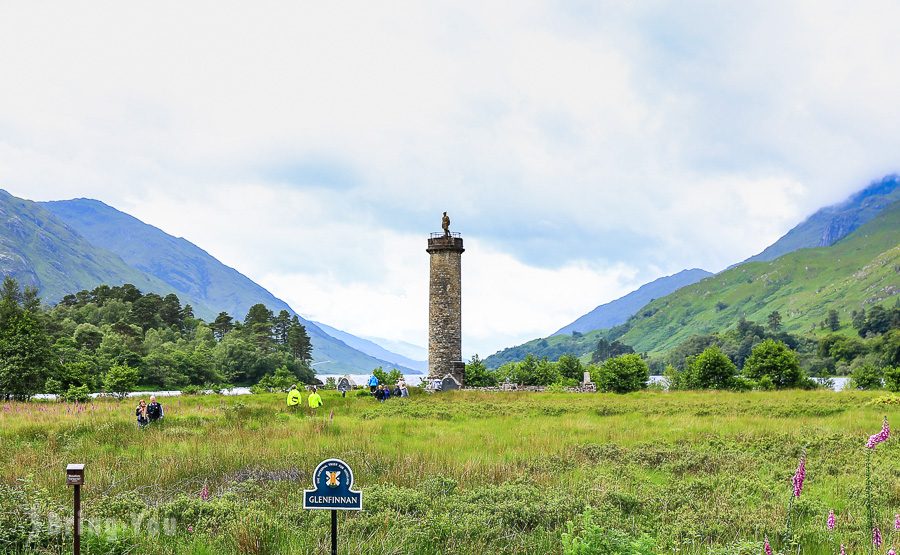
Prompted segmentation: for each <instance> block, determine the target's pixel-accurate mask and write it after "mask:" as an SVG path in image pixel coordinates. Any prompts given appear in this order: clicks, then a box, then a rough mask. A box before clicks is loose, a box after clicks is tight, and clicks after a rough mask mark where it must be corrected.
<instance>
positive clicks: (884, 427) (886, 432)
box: [866, 416, 891, 449]
mask: <svg viewBox="0 0 900 555" xmlns="http://www.w3.org/2000/svg"><path fill="white" fill-rule="evenodd" d="M890 435H891V428H890V426H888V421H887V416H885V417H884V422H882V424H881V431H880V432H878V433H877V434H875V435H873V436H869V441H867V442H866V447H868V448H869V449H875V446H876V445H878V444H879V443H882V442H884V441H887V438H889V437H890Z"/></svg>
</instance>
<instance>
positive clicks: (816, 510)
mask: <svg viewBox="0 0 900 555" xmlns="http://www.w3.org/2000/svg"><path fill="white" fill-rule="evenodd" d="M304 398H305V396H304ZM324 400H325V407H324V410H320V411H319V412H318V413H317V414H315V415H310V414H308V411H290V410H288V408H287V407H286V406H284V398H283V396H282V395H280V394H263V395H253V396H243V397H222V396H192V397H180V398H169V399H163V400H162V401H163V402H164V403H165V407H166V414H167V416H166V419H165V421H164V422H162V423H160V424H158V425H153V426H151V427H149V428H148V429H144V430H140V429H137V427H136V425H135V423H134V418H133V412H134V408H133V404H132V401H116V400H112V399H108V400H97V401H95V402H93V403H90V404H87V405H77V406H73V405H65V404H55V403H34V402H32V403H27V404H26V403H6V404H0V444H2V449H0V552H5V553H41V554H43V553H47V554H58V553H67V552H71V550H70V548H69V547H68V546H67V543H66V542H67V541H68V540H66V539H65V538H60V537H59V535H58V533H59V529H60V527H61V525H62V524H63V523H64V522H65V518H70V517H71V509H70V503H71V491H70V490H67V489H66V487H65V486H64V484H63V482H64V469H65V466H66V464H67V463H72V462H83V463H85V464H86V465H87V471H86V476H87V478H86V486H85V487H84V490H83V499H84V503H85V510H84V512H85V518H86V520H87V523H86V525H85V538H84V544H83V545H84V547H85V550H84V552H85V553H106V554H126V553H141V554H160V555H163V554H166V555H168V554H172V553H176V554H196V555H200V554H210V555H211V554H237V553H241V554H243V553H250V554H275V553H286V554H301V553H302V554H307V553H327V552H328V545H329V543H328V542H329V537H328V518H329V514H328V512H327V511H304V510H303V509H302V494H303V489H304V488H307V487H310V484H311V472H312V470H313V468H314V467H315V466H316V464H317V463H318V462H319V461H321V460H323V459H325V458H329V457H339V458H342V459H343V460H345V461H347V462H348V463H349V464H350V465H351V466H352V467H353V469H354V472H355V475H356V484H355V485H356V487H358V488H361V489H362V491H363V505H364V511H362V512H360V513H355V514H351V513H344V514H341V516H340V529H341V536H340V539H341V545H340V552H341V553H347V554H351V553H352V554H384V553H393V554H401V553H403V554H405V553H423V554H444V553H450V554H487V553H491V554H496V553H528V554H542V555H543V554H555V553H560V554H561V553H572V554H575V553H580V554H587V553H617V552H618V553H686V554H693V553H698V554H699V553H716V554H723V555H724V554H735V555H737V554H744V553H747V554H749V553H762V552H763V540H764V538H766V537H768V538H769V540H770V541H771V543H772V545H773V548H774V549H775V551H776V552H779V551H781V552H790V553H797V552H800V553H813V554H818V553H823V554H824V553H837V551H838V546H839V544H845V545H846V546H847V553H869V546H870V545H871V530H869V529H868V528H867V526H868V524H867V509H866V503H865V499H866V492H865V484H866V466H865V454H866V453H865V452H866V449H865V447H864V445H865V442H866V439H867V438H868V437H869V436H870V435H872V434H874V433H876V432H878V431H879V430H880V429H881V424H882V419H883V417H884V416H887V418H888V420H889V421H890V422H892V423H895V424H897V423H900V397H898V396H897V395H896V394H893V395H892V394H887V393H884V392H856V391H845V392H831V391H778V392H748V393H726V392H663V391H645V392H640V393H633V394H628V395H612V394H573V393H551V392H547V393H516V392H510V393H495V392H492V393H489V392H477V391H462V392H452V393H444V394H438V395H426V394H422V393H419V392H415V393H414V395H413V397H411V398H409V399H392V400H390V401H388V402H387V403H383V404H379V403H377V402H375V401H374V399H372V398H370V397H368V396H358V395H357V394H356V392H353V393H351V394H349V395H348V396H347V398H346V399H342V398H340V396H339V395H337V394H336V393H335V392H333V391H326V392H325V394H324ZM332 414H333V416H332ZM804 451H805V453H806V456H807V463H806V465H807V466H806V470H807V475H806V481H805V484H804V488H803V491H802V494H801V496H800V497H799V498H797V499H795V501H794V503H793V511H794V512H793V519H792V540H791V542H789V543H787V544H786V543H784V541H783V536H784V533H785V524H786V519H787V507H788V501H789V499H790V497H791V477H792V476H793V474H794V471H795V469H796V467H797V463H798V459H799V458H800V456H801V454H802V453H803V452H804ZM872 455H873V456H872V469H871V472H872V477H873V484H874V485H873V489H872V497H873V500H874V507H875V510H876V519H877V522H878V523H879V525H880V528H881V530H882V531H883V535H884V542H885V543H884V545H883V547H882V548H880V549H879V550H876V551H875V552H876V553H885V552H886V551H887V549H888V548H890V547H891V546H894V547H897V548H900V531H896V530H895V529H894V515H895V514H896V513H900V445H898V441H897V439H896V438H891V439H889V440H888V441H886V442H885V443H883V444H881V445H879V446H878V447H877V448H876V449H875V450H874V452H873V453H872ZM831 509H833V510H834V511H835V514H836V527H835V530H834V531H833V532H829V531H828V530H827V528H826V526H825V524H826V517H827V515H828V512H829V510H831Z"/></svg>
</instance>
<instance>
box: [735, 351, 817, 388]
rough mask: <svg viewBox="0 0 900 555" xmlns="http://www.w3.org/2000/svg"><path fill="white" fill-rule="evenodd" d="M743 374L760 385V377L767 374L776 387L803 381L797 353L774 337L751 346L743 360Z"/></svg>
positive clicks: (795, 384)
mask: <svg viewBox="0 0 900 555" xmlns="http://www.w3.org/2000/svg"><path fill="white" fill-rule="evenodd" d="M744 375H745V376H747V377H748V378H750V379H753V380H757V381H759V382H760V385H762V379H763V378H764V377H766V376H768V378H769V380H770V381H771V383H772V385H773V386H774V387H776V388H778V389H784V388H788V387H796V386H798V385H800V383H801V382H802V381H803V372H802V371H801V370H800V359H799V358H798V357H797V353H795V352H794V351H793V350H791V348H790V347H788V346H787V345H785V344H784V343H782V342H781V341H775V340H774V339H766V340H765V341H763V342H762V343H760V344H758V345H757V346H756V347H753V351H752V352H751V353H750V356H749V357H748V358H747V360H746V362H744Z"/></svg>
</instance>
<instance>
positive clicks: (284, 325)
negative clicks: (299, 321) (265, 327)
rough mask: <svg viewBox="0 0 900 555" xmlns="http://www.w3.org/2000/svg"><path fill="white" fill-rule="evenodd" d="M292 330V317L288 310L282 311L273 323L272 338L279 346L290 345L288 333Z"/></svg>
mask: <svg viewBox="0 0 900 555" xmlns="http://www.w3.org/2000/svg"><path fill="white" fill-rule="evenodd" d="M290 329H291V315H290V314H289V313H288V311H287V310H282V311H280V312H279V313H278V315H277V316H275V318H274V320H273V322H272V336H273V337H274V338H275V343H277V344H279V345H287V344H288V331H289V330H290Z"/></svg>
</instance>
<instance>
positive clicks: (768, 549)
mask: <svg viewBox="0 0 900 555" xmlns="http://www.w3.org/2000/svg"><path fill="white" fill-rule="evenodd" d="M763 549H764V550H765V552H766V555H772V546H771V545H769V538H768V537H767V538H766V543H764V544H763Z"/></svg>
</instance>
